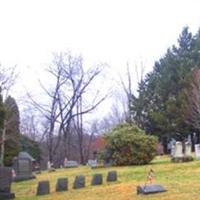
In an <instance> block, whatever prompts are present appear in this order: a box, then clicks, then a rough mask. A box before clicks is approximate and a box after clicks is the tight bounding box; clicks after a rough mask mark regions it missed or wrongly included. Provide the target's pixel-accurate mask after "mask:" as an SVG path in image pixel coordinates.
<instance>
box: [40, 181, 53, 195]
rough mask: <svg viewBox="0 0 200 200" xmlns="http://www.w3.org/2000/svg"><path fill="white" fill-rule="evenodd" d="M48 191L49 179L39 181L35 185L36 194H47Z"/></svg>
mask: <svg viewBox="0 0 200 200" xmlns="http://www.w3.org/2000/svg"><path fill="white" fill-rule="evenodd" d="M49 192H50V187H49V181H40V182H39V183H38V187H37V195H45V194H49Z"/></svg>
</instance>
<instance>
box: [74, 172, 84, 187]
mask: <svg viewBox="0 0 200 200" xmlns="http://www.w3.org/2000/svg"><path fill="white" fill-rule="evenodd" d="M83 187H85V176H82V175H80V176H76V178H75V181H74V186H73V188H74V189H79V188H83Z"/></svg>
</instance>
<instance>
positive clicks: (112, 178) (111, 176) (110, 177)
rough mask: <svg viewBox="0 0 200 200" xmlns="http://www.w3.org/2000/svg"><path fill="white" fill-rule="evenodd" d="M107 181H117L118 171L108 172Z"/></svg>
mask: <svg viewBox="0 0 200 200" xmlns="http://www.w3.org/2000/svg"><path fill="white" fill-rule="evenodd" d="M107 181H108V182H114V181H117V172H116V171H110V172H108V175H107Z"/></svg>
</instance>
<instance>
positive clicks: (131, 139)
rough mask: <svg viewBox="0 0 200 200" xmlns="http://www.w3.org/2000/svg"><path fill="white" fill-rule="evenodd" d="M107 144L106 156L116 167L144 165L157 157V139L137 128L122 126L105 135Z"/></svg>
mask: <svg viewBox="0 0 200 200" xmlns="http://www.w3.org/2000/svg"><path fill="white" fill-rule="evenodd" d="M105 140H106V142H107V145H106V151H105V152H109V154H107V155H106V153H105V154H104V156H105V157H106V159H108V156H109V159H110V160H112V162H113V164H114V165H142V164H147V163H149V162H150V161H151V160H152V159H153V158H154V156H155V155H156V152H157V151H156V146H157V138H156V137H155V136H149V135H146V134H145V132H144V131H142V130H141V129H139V128H138V127H137V126H134V125H129V124H121V125H118V126H117V127H115V128H114V129H113V130H112V131H111V132H109V133H106V134H105Z"/></svg>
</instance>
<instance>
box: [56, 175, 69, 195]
mask: <svg viewBox="0 0 200 200" xmlns="http://www.w3.org/2000/svg"><path fill="white" fill-rule="evenodd" d="M67 190H68V179H67V178H59V179H58V180H57V184H56V191H57V192H61V191H67Z"/></svg>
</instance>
